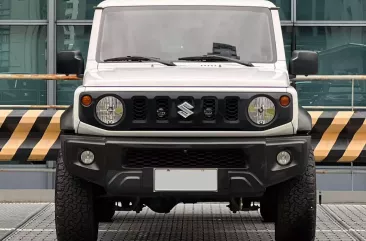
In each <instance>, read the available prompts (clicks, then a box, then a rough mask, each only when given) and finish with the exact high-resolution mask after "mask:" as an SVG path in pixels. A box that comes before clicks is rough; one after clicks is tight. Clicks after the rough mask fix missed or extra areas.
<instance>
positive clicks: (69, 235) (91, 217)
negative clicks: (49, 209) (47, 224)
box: [55, 153, 98, 241]
mask: <svg viewBox="0 0 366 241" xmlns="http://www.w3.org/2000/svg"><path fill="white" fill-rule="evenodd" d="M55 216H56V217H55V221H56V234H57V239H58V241H95V240H97V238H98V222H97V220H96V218H95V213H94V197H93V186H92V184H91V183H88V182H86V181H83V180H81V179H80V178H77V177H74V176H72V175H71V174H70V173H69V172H68V171H67V170H66V169H65V165H64V162H63V157H62V153H60V154H59V157H58V160H57V168H56V191H55Z"/></svg>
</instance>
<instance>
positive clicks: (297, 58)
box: [289, 50, 318, 75]
mask: <svg viewBox="0 0 366 241" xmlns="http://www.w3.org/2000/svg"><path fill="white" fill-rule="evenodd" d="M289 67H290V71H289V72H290V74H293V75H315V74H317V73H318V54H317V53H316V52H313V51H299V50H295V51H293V52H292V57H291V61H290V66H289Z"/></svg>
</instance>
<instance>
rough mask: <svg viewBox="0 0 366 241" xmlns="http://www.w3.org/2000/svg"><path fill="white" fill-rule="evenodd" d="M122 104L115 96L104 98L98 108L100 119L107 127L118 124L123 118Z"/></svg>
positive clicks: (97, 112)
mask: <svg viewBox="0 0 366 241" xmlns="http://www.w3.org/2000/svg"><path fill="white" fill-rule="evenodd" d="M123 112H124V109H123V104H122V102H121V101H120V100H119V99H117V98H116V97H113V96H106V97H104V98H102V99H101V100H100V101H99V102H98V104H97V107H96V114H97V117H98V119H99V120H100V121H101V122H103V123H104V124H106V125H113V124H116V123H117V122H118V121H120V120H121V118H122V116H123Z"/></svg>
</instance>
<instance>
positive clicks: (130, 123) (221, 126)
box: [79, 91, 293, 132]
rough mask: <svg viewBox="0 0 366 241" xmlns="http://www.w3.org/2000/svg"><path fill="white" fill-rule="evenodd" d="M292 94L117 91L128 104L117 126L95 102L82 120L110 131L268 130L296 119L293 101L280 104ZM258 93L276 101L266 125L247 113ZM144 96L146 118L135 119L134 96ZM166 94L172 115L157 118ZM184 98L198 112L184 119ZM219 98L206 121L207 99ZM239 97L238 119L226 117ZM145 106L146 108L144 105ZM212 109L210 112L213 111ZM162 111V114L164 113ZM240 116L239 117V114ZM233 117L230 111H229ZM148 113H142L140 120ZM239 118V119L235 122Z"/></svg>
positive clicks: (82, 112)
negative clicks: (98, 112)
mask: <svg viewBox="0 0 366 241" xmlns="http://www.w3.org/2000/svg"><path fill="white" fill-rule="evenodd" d="M284 94H286V95H289V96H290V98H291V97H292V96H291V95H290V94H288V93H283V92H276V93H270V94H263V93H257V92H250V93H247V92H204V91H203V92H194V91H193V92H187V91H182V92H174V91H173V92H166V91H158V92H155V91H144V92H142V91H131V92H130V91H116V92H114V95H115V96H117V97H119V98H120V99H122V100H123V102H124V104H125V116H124V119H123V121H121V122H120V123H118V124H117V125H114V126H106V125H103V124H102V123H100V122H99V121H98V120H97V119H96V116H95V107H96V106H95V103H92V105H91V106H90V107H83V106H82V105H80V106H79V118H80V121H81V122H83V123H85V124H88V125H91V126H94V127H96V128H100V129H103V130H108V131H151V132H153V131H179V132H180V131H264V130H268V129H272V128H275V127H278V126H281V125H284V124H287V123H289V122H291V121H292V119H293V102H291V103H290V106H288V107H286V108H284V107H281V106H280V105H279V103H277V102H278V100H279V98H280V97H281V96H282V95H284ZM82 95H90V96H91V97H92V98H93V99H94V100H96V101H98V100H99V99H100V98H102V97H103V96H105V95H110V92H105V91H86V92H83V93H82ZM258 95H265V96H267V97H268V98H270V99H271V100H273V101H274V103H276V110H277V115H276V117H275V119H274V120H273V121H272V123H271V124H269V125H265V126H257V125H254V124H253V123H252V122H251V121H250V120H249V119H248V116H247V112H246V110H247V108H248V107H247V106H248V104H249V101H250V100H251V99H252V98H254V97H255V96H258ZM139 96H143V97H145V98H146V99H147V109H146V112H147V113H146V120H134V115H133V113H134V111H135V110H134V104H133V103H134V101H133V100H134V98H135V97H139ZM160 97H166V98H168V99H169V116H168V119H167V120H159V119H157V110H156V99H157V98H160ZM182 97H183V98H184V99H185V98H186V97H188V98H190V99H191V100H192V102H191V103H192V105H193V106H194V108H193V109H192V111H193V112H194V114H192V115H190V116H189V117H188V118H183V117H182V116H181V115H179V114H178V111H179V110H180V109H179V108H178V105H179V104H181V101H182ZM211 97H213V98H215V99H216V100H217V101H216V107H217V108H216V110H215V111H216V117H215V120H205V118H204V108H203V104H204V103H203V101H204V99H205V98H211ZM232 97H235V98H237V99H238V107H237V108H238V111H237V113H236V112H235V111H233V113H234V118H233V119H230V120H228V119H226V118H225V114H226V111H225V108H226V104H225V101H226V99H227V98H232ZM141 109H144V108H141ZM209 112H210V111H209ZM229 112H230V111H229ZM160 114H161V113H160ZM236 115H237V116H236ZM229 116H230V113H229ZM144 117H145V116H144V115H142V117H140V119H143V118H144ZM234 119H237V120H236V121H233V120H234Z"/></svg>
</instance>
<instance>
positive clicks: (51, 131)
mask: <svg viewBox="0 0 366 241" xmlns="http://www.w3.org/2000/svg"><path fill="white" fill-rule="evenodd" d="M63 112H64V110H0V147H1V151H0V161H18V162H20V163H24V162H27V161H45V160H55V159H56V157H57V154H58V151H59V149H60V142H59V135H60V117H61V114H62V113H63Z"/></svg>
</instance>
